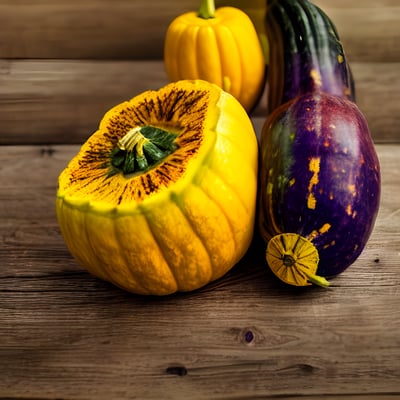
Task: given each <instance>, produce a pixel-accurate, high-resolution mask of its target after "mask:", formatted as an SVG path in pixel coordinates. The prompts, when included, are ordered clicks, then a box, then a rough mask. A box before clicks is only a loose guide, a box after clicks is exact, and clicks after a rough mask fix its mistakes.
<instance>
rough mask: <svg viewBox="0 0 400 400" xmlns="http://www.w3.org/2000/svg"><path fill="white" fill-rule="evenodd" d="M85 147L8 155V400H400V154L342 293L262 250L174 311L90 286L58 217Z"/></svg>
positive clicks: (393, 156)
mask: <svg viewBox="0 0 400 400" xmlns="http://www.w3.org/2000/svg"><path fill="white" fill-rule="evenodd" d="M77 150H78V146H77V145H58V146H2V147H0V260H1V261H0V263H1V268H0V399H74V400H75V399H76V400H78V399H79V400H81V399H99V400H101V399H105V400H109V399H141V400H145V399H235V400H238V399H242V400H244V399H248V400H253V399H258V398H259V399H261V398H262V399H274V398H275V399H278V398H279V399H286V400H289V399H292V398H296V399H301V400H333V399H339V398H340V399H353V400H367V399H368V400H370V399H372V400H380V399H384V400H388V399H390V400H394V399H398V398H399V397H400V362H399V361H400V318H399V317H400V315H399V310H400V274H399V265H400V253H399V251H400V231H399V228H398V227H399V226H400V208H399V200H398V193H399V184H400V164H399V159H400V145H387V144H386V145H377V150H378V154H379V157H380V160H381V168H382V185H383V190H382V203H381V209H380V212H379V215H378V219H377V221H376V226H375V229H374V232H373V234H372V236H371V238H370V241H369V243H368V245H367V247H366V249H365V250H364V252H363V253H362V255H361V256H360V258H359V259H358V260H357V261H356V262H355V263H354V265H353V266H351V267H350V268H349V269H348V270H347V271H346V272H344V273H343V274H342V275H340V276H338V277H337V278H335V279H334V280H333V281H332V287H331V288H330V289H327V290H324V289H319V288H306V289H296V288H291V287H287V286H284V285H283V284H281V283H279V282H278V281H277V280H276V279H275V278H274V277H273V275H272V274H271V273H270V272H269V270H268V269H267V268H266V266H265V264H264V262H263V249H262V246H261V245H260V243H259V242H258V241H257V240H255V242H254V245H253V247H252V248H251V249H250V251H249V253H248V254H247V255H246V257H245V258H244V259H243V260H242V261H241V262H240V263H239V265H237V266H236V267H235V268H234V269H233V270H232V271H231V272H230V273H228V274H227V275H226V276H225V277H223V278H222V279H221V280H219V281H218V282H216V283H215V284H212V285H209V286H207V287H205V288H203V289H201V290H199V291H197V292H194V293H188V294H178V295H173V296H168V297H165V298H148V297H140V296H135V295H131V294H128V293H126V292H124V291H122V290H119V289H117V288H115V287H113V286H111V285H110V284H107V283H104V282H102V281H100V280H98V279H97V278H94V277H92V276H90V275H89V274H87V273H86V272H84V271H83V270H82V269H81V268H80V267H79V266H78V265H77V264H76V263H75V261H74V260H73V259H72V258H71V256H70V255H69V253H68V251H67V249H66V247H65V245H64V243H63V240H62V238H61V236H60V233H59V230H58V227H57V222H56V218H55V211H54V196H55V190H56V180H57V176H58V174H59V172H60V171H61V170H62V169H63V168H64V166H65V165H66V163H67V161H68V160H69V159H70V158H71V157H72V156H73V154H75V153H76V152H77Z"/></svg>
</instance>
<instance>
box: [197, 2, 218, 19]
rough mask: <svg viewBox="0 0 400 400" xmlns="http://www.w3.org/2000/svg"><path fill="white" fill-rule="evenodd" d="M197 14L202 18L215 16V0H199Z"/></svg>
mask: <svg viewBox="0 0 400 400" xmlns="http://www.w3.org/2000/svg"><path fill="white" fill-rule="evenodd" d="M197 15H198V16H199V17H200V18H203V19H209V18H215V1H214V0H201V3H200V7H199V11H198V14H197Z"/></svg>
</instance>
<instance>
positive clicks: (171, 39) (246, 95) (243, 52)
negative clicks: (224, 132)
mask: <svg viewBox="0 0 400 400" xmlns="http://www.w3.org/2000/svg"><path fill="white" fill-rule="evenodd" d="M164 63H165V69H166V72H167V75H168V77H169V79H170V80H171V81H177V80H180V79H203V80H206V81H209V82H212V83H215V84H216V85H218V86H219V87H221V88H222V89H224V90H225V91H227V92H229V93H230V94H232V95H233V96H234V97H236V98H237V99H238V100H239V102H240V103H241V104H242V105H243V107H244V108H245V110H246V111H247V112H249V111H251V109H252V108H253V107H254V106H255V105H256V103H257V101H258V100H259V98H260V95H261V93H262V91H263V86H264V74H265V61H264V56H263V50H262V47H261V43H260V39H259V36H258V34H257V31H256V29H255V27H254V24H253V23H252V21H251V19H250V18H249V16H248V15H247V14H246V13H245V12H244V11H242V10H240V9H238V8H236V7H220V8H218V9H216V10H215V4H214V0H202V2H201V5H200V8H199V11H198V12H194V11H193V12H187V13H185V14H182V15H180V16H178V17H176V18H175V19H174V20H173V21H172V22H171V24H170V25H169V27H168V29H167V32H166V36H165V44H164Z"/></svg>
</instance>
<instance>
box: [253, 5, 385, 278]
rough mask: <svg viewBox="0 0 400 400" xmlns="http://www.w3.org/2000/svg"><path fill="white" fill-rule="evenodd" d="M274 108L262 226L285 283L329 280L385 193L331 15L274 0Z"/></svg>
mask: <svg viewBox="0 0 400 400" xmlns="http://www.w3.org/2000/svg"><path fill="white" fill-rule="evenodd" d="M266 31H267V36H268V41H269V46H270V67H269V72H268V102H269V115H268V117H267V120H266V121H265V124H264V126H263V130H262V134H261V142H260V154H261V167H260V192H259V206H260V207H259V230H260V233H261V236H262V237H263V239H264V240H265V242H266V243H267V250H266V259H267V262H268V265H269V266H270V268H271V269H272V271H273V272H274V273H275V274H276V275H277V276H278V277H279V278H280V279H281V280H283V281H284V282H286V283H288V284H291V285H296V286H306V285H310V284H312V283H314V284H318V285H320V286H328V285H329V282H328V280H327V278H330V277H333V276H335V275H338V274H340V273H341V272H343V271H344V270H345V269H346V268H347V267H349V266H350V265H351V264H352V263H353V262H354V261H355V260H356V259H357V258H358V256H359V255H360V253H361V252H362V250H363V249H364V247H365V245H366V243H367V241H368V239H369V237H370V234H371V232H372V229H373V226H374V223H375V219H376V216H377V213H378V208H379V200H380V167H379V161H378V157H377V154H376V151H375V148H374V144H373V140H372V137H371V134H370V131H369V128H368V124H367V121H366V119H365V118H364V116H363V114H362V113H361V111H360V110H359V108H358V107H357V105H356V103H355V94H354V81H353V77H352V75H351V72H350V68H349V65H348V62H347V59H346V56H345V54H344V51H343V47H342V45H341V43H340V40H339V37H338V34H337V31H336V29H335V27H334V25H333V23H332V21H331V20H330V19H329V17H328V16H327V15H326V14H325V13H324V12H323V11H322V10H320V9H319V8H318V7H316V6H315V5H313V4H312V3H310V2H309V1H306V0H280V1H274V0H273V1H271V2H270V3H268V6H267V13H266Z"/></svg>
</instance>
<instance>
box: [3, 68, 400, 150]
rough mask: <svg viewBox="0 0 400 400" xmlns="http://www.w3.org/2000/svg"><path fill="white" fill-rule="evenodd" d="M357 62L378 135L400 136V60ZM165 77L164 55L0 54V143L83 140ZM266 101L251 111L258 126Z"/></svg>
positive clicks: (361, 94) (365, 105) (361, 100)
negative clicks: (95, 57)
mask: <svg viewBox="0 0 400 400" xmlns="http://www.w3.org/2000/svg"><path fill="white" fill-rule="evenodd" d="M352 68H353V71H354V75H355V79H356V85H357V98H358V100H357V101H358V104H359V107H360V109H361V110H362V111H363V113H364V114H365V116H366V118H367V120H368V122H369V125H370V129H371V132H372V135H373V137H374V140H375V141H376V142H400V133H399V130H398V126H399V125H400V109H399V107H400V79H399V74H398V71H399V70H400V63H353V64H352ZM167 82H168V80H167V77H166V75H165V71H164V65H163V63H162V61H109V60H108V61H87V60H2V61H0V87H1V91H0V144H30V143H43V144H45V143H53V144H55V143H81V142H83V141H84V140H85V139H86V138H87V137H88V136H89V135H90V134H91V133H93V132H94V131H95V130H96V129H97V126H98V123H99V121H100V119H101V117H102V116H103V115H104V113H105V112H106V111H107V110H108V109H109V108H111V107H112V106H114V105H115V104H118V103H119V102H121V101H124V100H126V99H129V98H131V97H133V96H135V95H137V94H138V93H141V92H143V91H145V90H148V89H157V88H159V87H161V86H163V85H165V84H166V83H167ZM264 99H265V98H264ZM264 99H263V100H262V101H261V102H260V104H259V106H258V108H257V109H256V110H255V111H254V113H253V114H252V115H253V116H254V121H255V125H256V128H257V131H259V129H261V126H262V124H263V122H264V119H265V115H266V103H265V101H264ZM377 105H379V112H378V109H377Z"/></svg>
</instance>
